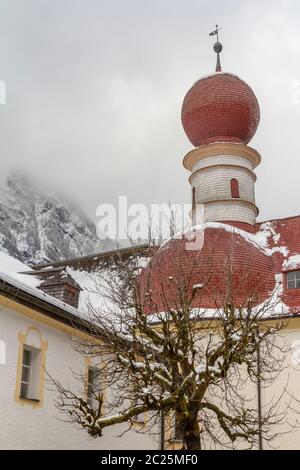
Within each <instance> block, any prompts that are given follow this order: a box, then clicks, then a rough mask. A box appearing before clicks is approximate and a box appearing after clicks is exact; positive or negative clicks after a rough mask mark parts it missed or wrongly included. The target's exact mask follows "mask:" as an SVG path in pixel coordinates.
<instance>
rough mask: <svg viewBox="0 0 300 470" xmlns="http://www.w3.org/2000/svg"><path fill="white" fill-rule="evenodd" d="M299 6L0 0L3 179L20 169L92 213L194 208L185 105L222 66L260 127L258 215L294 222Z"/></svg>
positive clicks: (277, 3) (294, 3) (256, 140)
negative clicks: (213, 33)
mask: <svg viewBox="0 0 300 470" xmlns="http://www.w3.org/2000/svg"><path fill="white" fill-rule="evenodd" d="M299 13H300V6H299V3H298V2H297V1H295V0H294V1H292V0H290V1H278V0H277V1H276V0H272V1H264V2H259V1H257V0H254V1H251V2H250V1H244V2H240V1H237V0H235V1H233V0H231V1H226V0H225V1H224V0H222V1H215V2H213V3H211V2H208V1H205V2H204V1H199V0H197V1H196V0H195V1H194V0H187V1H185V2H182V1H176V0H173V1H169V0H164V1H162V0H151V1H150V0H149V1H146V0H144V1H143V2H140V1H134V0H127V1H126V2H124V1H122V0H119V1H117V0H113V1H110V2H106V1H99V0H89V1H84V0H72V1H71V0H51V1H50V0H26V2H23V1H22V0H1V1H0V31H1V38H0V65H1V67H0V70H1V72H0V73H1V76H0V79H1V80H4V81H5V83H6V88H7V103H6V105H0V142H1V159H0V172H1V174H2V175H5V174H7V173H8V172H9V171H11V169H14V168H16V167H17V168H18V169H19V170H20V169H24V171H26V172H27V173H29V174H31V175H32V176H33V177H34V178H36V179H38V180H39V181H40V182H42V184H48V185H49V186H50V187H56V188H58V190H60V191H63V192H65V193H66V194H67V195H68V196H70V197H71V198H72V199H74V200H75V201H76V202H77V203H78V204H80V205H81V206H82V207H83V209H85V211H86V212H87V213H88V214H89V215H90V216H91V217H95V211H96V207H97V206H98V204H99V203H101V202H113V203H114V202H116V200H117V197H118V195H121V194H126V195H128V197H129V201H131V202H144V203H146V204H150V203H151V202H166V201H169V200H170V201H173V202H183V203H186V202H189V200H190V187H189V183H188V174H187V172H186V170H184V169H183V167H182V163H181V162H182V159H183V157H184V155H185V153H186V152H187V151H189V150H190V149H191V145H190V143H189V142H188V140H187V138H186V136H185V134H184V132H183V130H182V127H181V122H180V109H181V104H182V100H183V97H184V95H185V93H186V91H187V90H188V88H189V87H190V86H191V84H192V83H193V82H194V81H195V80H197V79H198V78H199V77H200V76H201V75H205V74H207V73H210V72H211V71H213V69H214V65H215V55H214V53H213V52H212V42H213V41H212V38H210V37H209V36H208V33H209V32H210V30H211V29H212V28H213V26H214V25H215V24H216V23H219V24H220V25H221V26H222V32H221V40H222V42H223V44H224V51H223V53H222V65H223V68H224V69H225V70H226V71H231V72H234V73H237V74H238V75H239V76H240V77H241V78H243V79H244V80H246V81H247V82H248V83H249V85H251V86H252V88H253V89H254V91H255V93H256V94H257V97H258V99H259V102H260V106H261V112H262V120H261V124H260V128H259V130H258V132H257V135H256V136H255V138H254V139H253V142H252V143H251V144H250V145H252V146H254V147H255V148H256V149H257V150H259V151H260V152H261V154H262V158H263V160H262V164H261V166H260V167H259V168H258V170H257V175H258V181H257V183H256V200H257V204H258V205H259V207H260V210H261V214H260V218H261V219H267V218H272V217H283V216H286V215H293V214H297V213H299V203H298V198H297V196H296V194H297V193H296V190H297V187H298V179H299V176H298V175H299V162H298V148H297V147H298V141H297V135H298V123H299V117H300V103H299V104H295V103H294V104H293V99H292V93H293V89H292V84H293V82H294V81H295V80H300V69H299V63H300V60H299V54H300V46H299V44H300V32H299V29H298V27H297V22H298V20H299Z"/></svg>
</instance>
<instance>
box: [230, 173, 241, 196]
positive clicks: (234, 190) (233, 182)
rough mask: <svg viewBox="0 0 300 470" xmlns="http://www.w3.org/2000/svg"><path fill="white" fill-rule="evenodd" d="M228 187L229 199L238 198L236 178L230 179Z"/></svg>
mask: <svg viewBox="0 0 300 470" xmlns="http://www.w3.org/2000/svg"><path fill="white" fill-rule="evenodd" d="M230 186H231V197H233V198H239V197H240V191H239V182H238V180H237V179H236V178H232V180H231V181H230Z"/></svg>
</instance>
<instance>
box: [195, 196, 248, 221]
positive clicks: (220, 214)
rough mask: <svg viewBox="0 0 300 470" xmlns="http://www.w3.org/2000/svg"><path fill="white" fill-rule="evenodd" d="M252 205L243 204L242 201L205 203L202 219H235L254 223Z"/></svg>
mask: <svg viewBox="0 0 300 470" xmlns="http://www.w3.org/2000/svg"><path fill="white" fill-rule="evenodd" d="M255 217H256V214H255V209H254V206H250V205H247V204H243V202H242V201H238V200H236V201H230V202H229V201H228V202H226V201H224V202H216V203H209V204H205V206H204V219H205V222H224V221H226V220H228V221H236V222H244V223H246V224H251V225H254V223H255Z"/></svg>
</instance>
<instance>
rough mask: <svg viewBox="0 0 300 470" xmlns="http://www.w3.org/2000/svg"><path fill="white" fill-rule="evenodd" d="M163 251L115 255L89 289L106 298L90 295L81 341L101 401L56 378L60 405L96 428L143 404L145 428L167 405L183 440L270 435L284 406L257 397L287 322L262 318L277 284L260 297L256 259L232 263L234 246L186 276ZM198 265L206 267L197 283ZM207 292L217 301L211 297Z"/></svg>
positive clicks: (279, 356) (236, 441)
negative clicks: (95, 369) (93, 363)
mask: <svg viewBox="0 0 300 470" xmlns="http://www.w3.org/2000/svg"><path fill="white" fill-rule="evenodd" d="M171 243H173V245H174V244H176V243H177V241H173V242H171ZM180 249H181V248H180ZM149 250H150V252H151V251H153V248H152V247H149ZM160 251H166V247H162V248H161V249H160ZM160 251H159V252H158V253H157V254H156V255H155V256H154V257H152V256H149V258H148V259H147V260H146V261H147V262H146V263H145V258H144V255H143V256H141V255H140V254H139V253H138V252H136V251H135V252H133V253H132V255H131V256H129V257H127V258H126V259H124V257H122V256H118V257H117V259H116V258H115V259H114V262H113V263H111V265H110V266H109V267H107V268H106V269H105V270H104V271H103V270H99V273H98V274H97V280H96V286H95V289H93V290H94V292H97V293H98V294H99V298H101V302H102V305H101V306H97V307H96V306H95V305H94V304H93V305H92V304H89V306H88V311H89V321H88V322H87V325H86V328H87V329H88V332H89V334H90V339H85V340H78V341H77V343H76V344H77V348H78V349H79V350H80V351H81V352H82V354H84V355H85V356H90V357H93V358H95V359H96V360H97V362H98V363H99V364H100V367H101V387H100V389H99V390H94V401H95V402H96V404H97V405H96V406H91V405H90V404H89V402H88V400H87V398H85V397H82V396H80V395H79V394H78V393H76V392H75V391H74V390H72V389H70V388H67V387H66V386H64V385H63V384H62V383H60V382H58V381H55V384H56V387H57V389H58V391H59V399H58V401H57V406H58V408H59V410H61V411H62V412H64V413H66V415H67V419H69V420H70V421H71V422H74V423H77V424H79V425H80V426H82V427H83V428H85V429H86V430H87V431H88V433H89V434H90V435H91V436H93V437H100V436H102V433H103V430H104V429H105V428H106V427H109V426H112V425H115V424H118V423H127V427H126V429H130V428H131V427H132V425H133V423H134V420H135V417H136V416H137V415H140V414H142V413H147V416H148V422H147V426H146V427H145V432H149V430H150V428H151V429H154V428H155V425H157V424H158V423H159V421H160V419H161V415H162V413H163V415H164V416H165V417H166V422H167V423H168V425H169V426H172V427H173V424H174V420H176V424H177V426H179V428H180V430H181V432H182V440H183V446H184V448H186V449H200V448H204V447H205V446H208V445H209V446H218V447H225V446H228V447H231V446H233V445H234V446H242V447H247V448H252V447H254V446H257V445H258V441H259V439H260V438H261V436H262V434H263V437H264V439H265V440H271V439H272V438H273V437H274V436H275V431H274V426H275V427H278V424H279V423H280V422H282V421H283V420H284V418H285V414H286V410H285V409H284V408H282V406H280V402H279V399H278V400H277V401H274V402H272V403H269V404H268V407H267V408H266V407H258V405H257V386H258V385H259V386H260V384H264V386H266V385H268V384H272V383H273V382H274V381H275V380H276V378H277V377H278V375H279V374H280V372H281V371H282V369H283V367H284V366H283V364H284V359H285V352H286V346H285V345H284V343H282V341H281V339H280V335H279V334H278V332H279V331H280V330H281V329H282V327H283V326H284V324H283V322H282V321H281V320H276V319H273V321H272V322H267V321H265V320H267V319H269V318H270V315H271V314H272V312H273V311H274V308H275V305H276V304H277V302H278V300H277V295H276V289H274V290H273V294H272V295H270V296H268V297H267V299H266V298H264V299H263V298H262V296H261V294H262V291H263V290H264V288H262V279H260V278H259V277H258V276H255V278H254V277H253V270H251V267H250V265H249V263H251V262H252V260H248V261H247V260H243V266H244V269H243V270H241V268H240V267H239V272H238V273H236V272H235V266H234V263H233V261H232V250H231V247H230V246H227V247H226V250H225V249H224V256H223V258H222V260H223V261H222V269H221V268H220V265H219V264H218V266H217V265H216V261H215V260H216V256H215V254H214V253H213V252H211V253H210V254H209V256H210V257H211V259H210V261H209V263H207V260H208V258H207V256H208V255H207V256H206V260H205V269H204V266H203V259H201V257H194V261H193V263H192V264H191V265H190V267H189V272H187V271H186V270H185V271H184V275H182V276H181V275H179V272H180V270H181V267H180V266H179V271H178V259H176V260H174V265H172V263H173V261H172V257H171V261H170V257H169V258H168V263H169V268H170V271H168V272H167V271H166V266H165V263H166V260H164V259H163V257H162V255H159V253H160ZM225 251H226V252H225ZM151 254H152V253H151ZM187 256H190V254H187ZM174 258H175V257H174ZM217 258H218V259H219V257H217ZM157 260H160V261H157ZM224 260H225V261H224ZM181 261H182V260H181ZM143 263H144V266H143ZM208 265H209V266H210V269H208V268H207V266H208ZM175 268H176V269H175ZM196 271H197V272H201V273H203V274H202V279H201V283H198V284H195V272H196ZM170 272H171V273H173V275H169V274H170ZM216 272H218V280H217V279H216V277H215V273H216ZM174 273H175V274H174ZM154 274H155V279H156V288H155V289H153V282H154V281H153V279H154ZM94 279H95V276H94ZM220 279H222V281H220ZM237 280H238V282H237ZM208 298H209V300H210V304H211V303H212V302H213V307H212V306H210V308H208V307H205V305H206V304H207V299H208ZM202 305H204V307H199V306H202ZM107 390H109V391H110V393H109V395H107V393H106V391H107ZM104 395H106V400H104ZM104 402H106V403H105V406H104ZM171 437H172V436H171Z"/></svg>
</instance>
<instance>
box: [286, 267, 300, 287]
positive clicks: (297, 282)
mask: <svg viewBox="0 0 300 470" xmlns="http://www.w3.org/2000/svg"><path fill="white" fill-rule="evenodd" d="M287 288H288V289H300V271H290V272H289V273H287Z"/></svg>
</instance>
